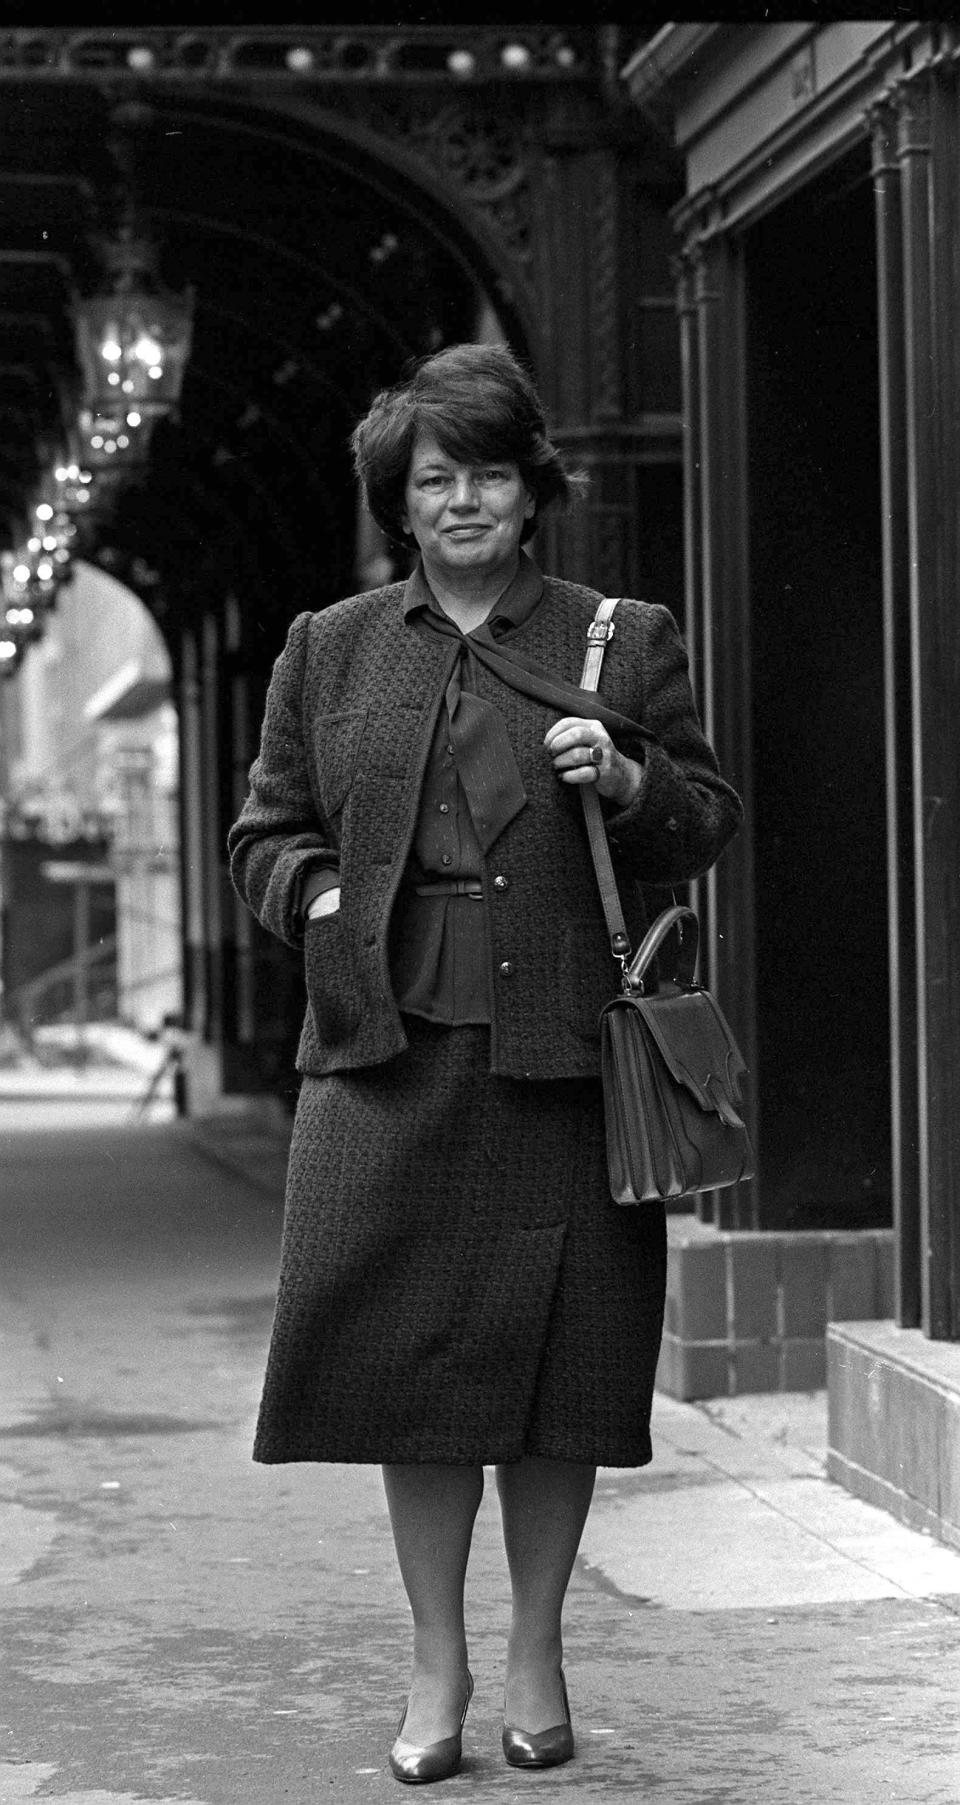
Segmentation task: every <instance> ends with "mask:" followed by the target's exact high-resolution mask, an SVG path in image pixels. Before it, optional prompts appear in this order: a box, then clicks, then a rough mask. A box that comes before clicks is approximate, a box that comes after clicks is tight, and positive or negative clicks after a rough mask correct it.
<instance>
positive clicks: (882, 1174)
mask: <svg viewBox="0 0 960 1805" xmlns="http://www.w3.org/2000/svg"><path fill="white" fill-rule="evenodd" d="M875 258H876V253H875V244H874V223H873V205H872V191H871V184H870V169H869V156H868V151H867V148H866V147H864V148H863V149H862V151H861V150H858V151H856V152H854V153H851V154H850V155H849V156H847V157H846V158H844V159H843V160H842V161H840V162H838V163H836V164H835V165H833V166H832V167H831V168H830V169H829V170H828V171H827V172H826V174H824V175H822V176H820V177H819V178H818V179H817V180H816V181H815V182H812V183H810V184H808V185H807V186H806V187H805V188H804V189H803V191H802V192H801V193H800V194H798V195H797V196H796V197H795V198H794V199H792V200H791V201H789V202H787V203H786V204H785V205H783V206H782V207H779V208H778V209H777V210H776V212H775V213H773V214H771V215H770V216H769V218H767V219H765V220H764V221H763V222H762V223H761V224H759V225H757V226H756V227H754V228H753V229H752V230H751V232H750V233H749V235H748V239H747V271H748V293H749V314H748V331H749V357H748V367H749V378H748V384H749V386H748V408H749V413H748V419H749V436H750V447H751V450H750V462H749V482H750V506H751V518H750V561H751V591H752V598H753V661H754V662H753V681H754V716H753V731H754V759H755V772H756V779H755V782H756V789H755V801H754V815H753V828H754V833H755V839H756V872H757V919H758V961H757V994H758V1058H757V1065H758V1073H757V1077H758V1092H759V1098H760V1147H761V1174H760V1177H761V1184H760V1193H761V1223H762V1226H763V1227H765V1228H780V1227H789V1228H818V1227H836V1228H860V1227H865V1226H868V1225H874V1224H883V1223H886V1222H887V1221H888V1220H889V1217H890V1062H889V1020H888V973H887V898H886V867H885V858H886V853H885V813H884V725H883V645H882V566H881V540H880V527H881V514H880V471H879V378H878V361H877V306H876V261H875Z"/></svg>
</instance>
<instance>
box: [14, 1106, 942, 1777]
mask: <svg viewBox="0 0 960 1805" xmlns="http://www.w3.org/2000/svg"><path fill="white" fill-rule="evenodd" d="M285 1138H286V1129H285V1127H284V1126H283V1124H281V1123H280V1122H279V1121H274V1122H272V1123H271V1122H269V1121H268V1120H266V1119H265V1118H263V1117H260V1118H257V1119H252V1118H250V1117H249V1116H248V1117H247V1118H246V1119H244V1118H243V1117H242V1115H240V1114H238V1115H235V1116H234V1117H233V1118H232V1119H228V1118H219V1119H217V1120H216V1121H215V1122H214V1124H213V1125H212V1126H211V1125H210V1124H205V1123H199V1124H198V1123H191V1124H173V1125H170V1126H169V1127H165V1128H163V1127H152V1128H145V1129H141V1130H131V1129H129V1128H128V1129H125V1130H123V1131H118V1130H115V1131H113V1132H112V1133H100V1134H90V1133H87V1135H86V1136H81V1135H66V1134H63V1133H61V1134H60V1135H59V1136H49V1137H44V1138H42V1139H40V1140H38V1139H37V1137H36V1136H34V1135H20V1136H17V1135H12V1136H10V1137H8V1138H7V1139H6V1141H4V1143H3V1145H2V1146H0V1196H2V1198H3V1200H4V1201H5V1203H6V1204H7V1209H6V1210H5V1211H4V1212H3V1214H2V1215H0V1291H2V1294H3V1304H4V1310H3V1316H2V1319H0V1321H2V1326H0V1344H2V1345H0V1354H2V1359H0V1458H2V1460H3V1463H4V1464H3V1466H2V1468H0V1597H2V1598H3V1599H4V1605H3V1616H4V1636H3V1642H4V1648H5V1651H6V1652H5V1657H4V1658H5V1662H6V1671H5V1676H4V1681H3V1689H2V1704H0V1802H4V1805H5V1802H6V1801H14V1800H16V1801H20V1800H25V1799H37V1800H41V1799H49V1800H51V1801H55V1805H135V1801H138V1800H146V1799H149V1800H152V1801H153V1802H154V1805H175V1802H176V1805H241V1802H242V1805H315V1801H316V1800H318V1799H319V1798H327V1799H331V1800H335V1801H337V1805H340V1802H341V1801H343V1805H359V1802H360V1801H368V1800H373V1799H381V1798H382V1799H388V1798H396V1797H397V1796H398V1794H397V1789H396V1783H395V1782H394V1781H393V1780H392V1779H391V1777H390V1775H389V1772H388V1771H387V1770H386V1767H385V1756H386V1750H387V1748H388V1746H389V1742H390V1740H391V1738H392V1735H393V1734H394V1731H395V1727H396V1718H397V1714H398V1711H399V1705H400V1703H401V1701H402V1695H403V1686H404V1680H405V1676H406V1668H407V1660H408V1647H409V1624H408V1615H407V1608H406V1603H405V1600H404V1597H403V1593H402V1588H401V1586H400V1582H399V1578H398V1576H397V1573H396V1569H395V1563H394V1558H393V1554H392V1549H391V1543H390V1536H389V1528H388V1524H387V1518H386V1511H385V1505H384V1499H383V1492H382V1486H381V1482H380V1476H379V1472H378V1471H377V1469H375V1468H369V1467H353V1468H351V1467H336V1466H328V1467H323V1466H321V1467H314V1466H310V1465H302V1466H299V1465H298V1466H293V1467H282V1468H260V1467H255V1466H254V1465H253V1463H252V1462H251V1461H250V1453H249V1451H250V1439H251V1434H252V1426H253V1418H254V1414H255V1410H256V1402H257V1398H258V1395H259V1385H260V1379H261V1376H262V1365H263V1355H264V1350H265V1343H266V1336H267V1333H268V1330H269V1321H270V1314H271V1308H272V1297H273V1286H274V1284H275V1273H276V1257H277V1251H278V1234H279V1197H280V1190H279V1185H280V1182H281V1181H282V1171H283V1159H284V1152H285V1147H284V1142H285ZM11 1146H12V1149H13V1151H12V1152H11V1151H10V1149H11ZM825 1441H826V1400H825V1394H824V1393H822V1392H819V1393H812V1394H806V1393H802V1394H796V1393H794V1394H777V1395H770V1396H766V1395H761V1396H746V1397H743V1398H735V1399H723V1400H715V1401H712V1402H710V1403H707V1404H702V1405H691V1404H682V1403H678V1402H676V1401H675V1400H672V1399H670V1398H667V1397H664V1396H658V1398H657V1400H656V1405H655V1411H654V1445H655V1449H656V1454H655V1459H654V1461H653V1464H652V1465H651V1466H650V1467H647V1468H645V1469H642V1470H636V1471H635V1470H621V1469H605V1470H603V1471H601V1473H600V1475H599V1477H598V1483H597V1492H596V1499H595V1503H594V1506H593V1509H592V1511H591V1514H590V1518H589V1520H588V1524H587V1529H586V1533H585V1536H584V1540H583V1545H582V1551H581V1556H580V1559H579V1560H578V1562H577V1566H576V1568H575V1571H574V1576H573V1580H572V1582H571V1588H570V1594H569V1600H568V1609H567V1615H566V1667H567V1674H568V1679H569V1683H570V1689H571V1702H572V1707H573V1713H574V1721H575V1727H576V1733H577V1739H578V1758H577V1760H576V1761H575V1762H573V1763H571V1764H570V1765H569V1766H568V1767H565V1768H562V1769H557V1770H553V1771H548V1772H544V1773H541V1774H528V1775H517V1774H515V1773H514V1772H513V1771H512V1770H510V1769H507V1768H506V1767H505V1766H504V1764H503V1762H502V1759H501V1758H500V1756H499V1749H498V1719H499V1704H500V1689H501V1686H502V1666H503V1646H504V1636H505V1629H506V1604H505V1601H506V1598H507V1583H506V1574H505V1567H504V1557H503V1551H502V1543H501V1539H500V1533H499V1522H498V1513H497V1507H496V1502H495V1492H494V1488H493V1485H492V1483H490V1484H488V1486H487V1490H486V1495H485V1498H484V1501H483V1505H482V1507H481V1512H480V1516H479V1519H478V1524H477V1532H476V1536H475V1541H474V1551H473V1555H472V1558H471V1565H470V1572H469V1575H468V1619H469V1625H470V1635H471V1662H472V1665H473V1668H474V1672H475V1675H476V1679H477V1692H476V1695H475V1699H474V1703H473V1705H472V1707H471V1711H470V1715H469V1718H468V1723H467V1731H466V1736H465V1760H464V1765H463V1769H462V1771H461V1773H460V1774H459V1775H458V1776H457V1778H456V1779H455V1780H452V1781H451V1782H449V1783H448V1785H447V1786H446V1787H444V1788H443V1789H441V1790H442V1795H443V1797H444V1798H452V1799H453V1798H465V1797H467V1796H471V1797H473V1796H476V1797H477V1798H478V1799H483V1800H490V1801H504V1802H505V1805H506V1802H509V1805H514V1802H515V1801H518V1800H521V1799H526V1798H527V1796H528V1795H529V1794H532V1793H533V1792H536V1795H537V1799H538V1801H540V1805H544V1802H546V1805H554V1802H556V1801H560V1800H562V1799H567V1798H569V1799H570V1800H576V1801H577V1805H580V1801H594V1800H597V1801H599V1800H603V1801H605V1802H607V1805H627V1802H628V1801H629V1802H630V1805H634V1801H638V1800H650V1801H651V1802H655V1805H827V1802H828V1801H829V1805H874V1801H875V1800H876V1799H877V1798H884V1799H890V1800H891V1801H892V1802H893V1805H958V1801H960V1713H958V1699H960V1553H957V1552H954V1551H952V1550H949V1549H946V1548H944V1547H942V1546H940V1545H939V1544H937V1543H934V1542H932V1541H931V1539H930V1538H929V1537H927V1536H925V1535H922V1534H918V1533H917V1532H915V1531H912V1530H909V1529H907V1528H905V1527H904V1526H902V1525H900V1524H899V1523H897V1522H896V1521H895V1520H894V1519H893V1518H891V1517H889V1516H887V1515H886V1514H885V1513H884V1512H881V1511H879V1510H876V1509H874V1508H873V1507H872V1506H869V1505H866V1504H864V1503H862V1502H860V1501H859V1500H858V1499H855V1498H853V1497H851V1496H850V1495H849V1494H847V1493H846V1492H844V1491H843V1490H841V1489H840V1488H839V1487H837V1486H835V1485H834V1484H832V1483H831V1482H829V1481H828V1480H827V1478H826V1476H825V1467H824V1455H825ZM491 1479H492V1475H491ZM439 1796H440V1795H439V1794H438V1797H439Z"/></svg>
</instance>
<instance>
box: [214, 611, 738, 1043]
mask: <svg viewBox="0 0 960 1805" xmlns="http://www.w3.org/2000/svg"><path fill="white" fill-rule="evenodd" d="M403 594H404V590H403V584H402V583H395V584H391V585H389V586H388V587H387V588H384V589H375V590H372V591H370V592H369V593H367V594H365V595H356V596H351V597H350V598H349V599H348V600H346V601H342V602H339V603H337V604H336V605H335V606H333V607H331V608H327V609H324V610H323V611H322V612H320V613H318V614H309V613H307V614H299V615H298V616H297V618H296V619H295V620H294V622H293V624H292V626H291V628H290V633H289V636H288V639H287V644H286V647H285V648H284V651H283V652H282V654H281V656H280V657H279V658H278V659H277V662H276V664H275V666H274V671H273V676H272V679H271V683H270V689H269V694H268V697H267V706H266V712H265V716H264V723H263V734H262V740H261V745H260V753H259V756H258V758H257V759H256V760H255V762H254V764H253V766H252V767H251V771H250V792H249V795H248V797H247V801H246V802H245V804H244V807H243V810H242V812H241V814H240V817H239V819H238V820H237V821H236V822H235V824H234V826H233V827H232V828H231V830H230V834H229V840H228V845H229V852H230V866H231V873H232V876H233V881H234V883H235V885H236V888H237V890H238V892H239V894H240V896H241V897H242V898H243V899H244V901H245V902H246V903H247V905H248V906H249V908H250V909H252V911H253V913H254V914H255V915H256V917H257V918H258V920H259V921H261V922H262V923H263V925H264V927H266V928H268V929H269V930H270V932H271V933H273V934H276V935H278V936H279V937H280V939H281V940H285V941H287V942H288V943H289V944H290V945H291V946H297V947H300V946H303V947H304V949H305V963H306V986H307V997H308V1004H307V1010H306V1016H305V1019H304V1023H303V1030H302V1033H301V1037H300V1046H299V1051H298V1055H297V1065H298V1068H299V1070H300V1071H302V1072H305V1073H310V1074H312V1075H316V1076H319V1075H321V1074H323V1073H325V1072H330V1071H335V1070H343V1069H344V1068H349V1067H357V1066H369V1065H374V1064H377V1063H379V1062H380V1061H382V1060H385V1059H389V1058H391V1057H392V1056H393V1055H395V1054H397V1053H400V1052H402V1050H403V1049H404V1047H405V1046H406V1045H407V1038H406V1035H405V1033H404V1028H403V1021H402V1018H401V1016H400V1012H399V1010H398V1009H397V1005H396V1001H395V999H394V996H393V993H392V990H391V985H390V967H389V951H390V949H389V927H390V915H391V909H392V907H393V903H394V899H395V897H396V894H397V889H398V886H399V884H400V882H401V879H402V876H403V872H404V867H405V865H406V861H407V856H408V853H409V850H410V846H411V843H412V840H413V834H414V828H415V824H416V818H417V808H418V802H419V796H420V788H421V783H422V780H423V773H424V767H425V763H426V758H427V753H428V750H429V746H430V742H431V737H432V734H433V730H434V725H435V722H436V718H437V713H438V710H439V708H440V704H441V701H442V697H443V692H444V688H445V685H446V682H447V678H448V676H449V674H450V671H451V668H452V664H453V660H454V659H455V658H456V656H457V646H456V643H455V642H453V641H450V640H446V639H443V638H440V637H438V638H437V639H436V640H435V641H434V639H433V638H429V639H428V638H427V637H426V636H424V635H421V634H420V633H419V632H418V631H417V630H416V628H415V627H414V626H412V625H410V624H408V623H407V622H406V621H405V620H404V617H403ZM599 600H600V597H599V595H598V594H597V593H596V592H595V591H594V590H590V589H584V588H581V587H580V586H579V585H577V584H574V583H566V582H561V581H559V580H558V579H556V578H550V577H548V578H547V579H546V581H545V587H544V596H543V600H542V602H541V604H540V606H539V607H538V608H536V609H535V610H534V613H533V615H532V616H531V618H530V619H529V620H528V621H527V622H526V623H525V624H524V625H523V626H522V627H521V628H520V629H519V630H518V631H517V632H516V633H515V634H512V635H511V638H510V642H509V643H510V646H511V647H513V648H515V649H516V650H517V652H518V653H520V654H521V655H524V656H527V657H530V658H533V659H536V660H538V661H539V662H540V663H542V664H544V665H546V666H548V667H549V669H550V670H551V671H554V672H556V673H557V674H558V675H560V676H562V677H564V678H566V679H567V681H569V682H572V683H577V684H578V683H579V681H580V673H581V669H582V665H583V657H584V652H585V649H586V631H587V627H588V625H589V623H590V621H591V620H592V619H593V616H594V613H595V612H596V608H597V604H598V602H599ZM616 628H617V630H616V633H615V635H614V638H613V640H612V642H611V643H610V645H609V647H608V650H607V655H606V659H605V661H604V666H603V675H602V679H601V686H600V693H601V696H602V697H603V699H604V700H605V701H607V702H608V703H609V704H610V705H611V706H612V707H614V708H616V709H618V710H619V711H620V712H621V713H623V714H626V715H629V716H630V717H631V718H632V719H633V720H635V721H640V722H642V723H643V725H644V726H646V727H648V728H650V730H651V731H652V732H653V733H655V734H656V735H657V738H658V740H659V741H660V744H659V745H657V746H648V747H647V749H646V757H645V764H646V770H645V776H644V782H643V786H642V788H641V791H640V795H639V797H638V798H637V800H636V801H635V802H634V803H633V804H632V805H631V806H630V807H629V808H628V809H624V810H620V811H609V812H608V820H607V826H608V831H609V835H610V841H611V847H612V851H613V856H614V864H615V868H616V870H617V875H618V879H619V881H620V887H621V894H622V898H623V903H624V911H625V914H626V917H627V924H628V927H629V928H630V930H631V934H632V937H633V940H634V944H635V945H636V942H637V939H638V938H639V936H640V935H641V934H642V932H643V929H644V926H645V925H646V921H647V902H646V901H645V898H644V889H645V888H647V887H651V886H652V887H660V886H670V885H672V884H678V883H682V882H684V881H685V880H686V879H688V878H691V877H694V876H696V875H697V874H698V873H700V872H702V871H705V870H707V869H708V867H709V866H711V865H712V864H713V863H714V861H715V860H716V858H717V857H718V855H719V853H720V852H721V851H722V849H723V847H724V846H725V845H726V843H727V841H728V840H729V839H730V838H731V836H732V835H733V833H734V832H735V831H736V828H737V826H738V824H739V822H740V819H741V816H742V812H743V811H742V807H741V804H740V801H739V799H738V797H737V796H736V794H735V792H734V791H733V790H731V789H730V787H729V785H728V784H726V783H724V781H723V779H722V778H721V777H720V776H719V774H718V771H717V763H716V759H715V757H714V755H713V752H712V750H711V748H710V746H709V745H708V744H707V742H706V740H705V739H704V737H703V733H702V731H701V728H700V723H699V720H698V718H697V712H696V707H695V704H694V700H693V695H692V692H691V689H690V683H689V678H688V674H687V658H686V653H685V651H684V648H683V643H682V641H681V639H680V636H679V634H678V632H677V628H676V625H675V623H674V621H673V618H672V616H671V615H670V614H669V612H668V611H667V609H666V608H662V607H656V606H651V605H649V604H647V603H645V602H635V601H624V602H621V604H620V606H619V608H618V610H617V616H616ZM478 690H479V693H480V694H481V695H482V696H484V697H485V698H486V699H488V700H489V701H492V702H494V703H495V704H496V706H497V707H498V708H499V709H500V710H501V713H502V714H503V716H504V717H505V719H506V722H507V726H508V729H509V732H510V736H511V740H512V743H513V747H514V751H515V753H516V757H517V763H518V765H519V767H520V772H521V775H522V778H523V782H524V786H525V789H526V793H527V803H526V805H525V807H524V808H522V809H521V811H520V813H519V815H517V816H516V817H515V819H514V820H513V821H512V822H511V823H510V825H509V826H508V827H507V828H506V829H505V830H504V832H503V833H502V834H501V835H500V838H499V839H498V840H497V842H496V844H495V845H494V846H493V847H492V849H491V851H490V853H489V855H488V856H487V858H486V860H485V861H484V870H483V905H482V906H483V907H484V908H485V910H486V914H487V924H488V930H489V934H488V941H489V947H490V955H491V985H490V987H491V994H492V999H493V1003H492V1016H493V1020H492V1029H491V1070H492V1071H494V1072H496V1073H499V1074H502V1075H504V1076H507V1077H514V1078H540V1079H546V1078H564V1077H581V1076H589V1075H593V1074H595V1073H596V1072H597V1071H598V1070H599V1038H598V1029H597V1017H598V1014H599V1011H600V1008H601V1006H602V1005H603V1004H604V1003H605V1002H606V1001H607V1000H608V999H609V998H610V997H611V996H612V995H613V994H614V992H615V990H616V988H617V979H618V976H619V972H618V967H617V966H616V964H615V963H614V961H613V960H612V958H611V956H610V950H609V943H608V940H607V934H606V929H605V925H604V919H603V913H602V909H601V906H600V900H599V895H598V892H597V885H596V878H595V876H594V870H593V865H592V862H591V859H590V853H589V847H588V844H587V839H586V832H585V828H584V823H583V811H582V807H581V803H580V798H579V795H578V793H577V789H576V787H575V786H573V785H568V784H562V783H561V782H560V781H559V780H558V778H557V777H556V776H555V775H554V771H553V766H552V764H551V761H550V758H549V755H548V754H547V752H546V751H545V750H544V747H543V743H542V742H543V736H544V734H545V733H546V731H547V728H548V727H549V726H550V725H551V724H552V723H553V722H554V721H556V720H557V719H558V718H559V715H558V713H557V711H555V710H551V709H549V708H548V707H546V706H543V705H541V704H540V703H537V702H534V701H531V700H529V699H528V698H527V697H525V696H522V695H519V694H517V693H516V692H515V691H514V690H512V689H508V688H507V687H505V686H504V685H503V684H502V683H500V682H499V681H498V680H497V678H495V677H493V676H492V675H490V674H489V673H488V672H487V671H485V670H483V669H481V670H480V671H479V673H478ZM623 750H624V751H627V750H630V751H632V752H634V753H635V752H636V751H637V750H638V748H637V747H636V746H633V747H627V746H626V745H624V746H623ZM335 862H336V863H339V869H340V882H341V900H340V909H339V912H338V913H337V914H335V915H327V916H322V917H321V918H320V919H319V920H310V921H307V923H306V924H305V925H304V922H303V920H302V918H301V914H300V909H299V895H300V886H301V881H302V879H303V877H304V875H305V874H306V872H307V871H308V870H309V869H310V868H311V867H315V866H316V865H317V864H318V863H319V864H330V863H335Z"/></svg>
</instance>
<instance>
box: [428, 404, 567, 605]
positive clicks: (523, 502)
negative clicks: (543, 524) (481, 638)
mask: <svg viewBox="0 0 960 1805" xmlns="http://www.w3.org/2000/svg"><path fill="white" fill-rule="evenodd" d="M405 501H406V507H405V510H404V514H403V527H404V531H405V532H408V533H412V534H413V537H414V538H415V540H416V541H417V544H418V545H419V547H420V552H421V555H422V557H423V564H424V569H425V570H426V572H427V575H428V576H429V575H430V574H431V573H433V574H434V575H436V576H437V577H439V578H441V579H442V580H443V581H444V582H446V583H448V584H452V585H455V584H456V581H457V578H458V577H461V578H463V577H467V578H476V577H477V576H483V577H490V578H493V577H497V576H499V575H501V574H503V575H506V576H508V575H509V574H511V573H512V571H513V569H514V568H515V566H516V562H517V555H518V553H519V550H520V534H521V533H522V531H523V524H524V521H526V520H529V519H530V518H531V516H532V514H533V512H534V509H535V507H536V501H535V499H534V497H533V496H532V495H531V493H530V491H529V489H528V488H527V487H526V485H525V483H524V482H523V480H522V478H521V476H520V471H519V468H518V466H517V465H516V464H514V463H511V462H510V459H509V458H503V459H500V460H499V461H498V460H497V459H490V460H488V461H487V462H485V463H480V464H460V463H458V462H457V461H456V460H455V459H454V458H451V457H448V456H447V453H446V452H445V451H442V450H441V449H440V446H439V445H438V444H437V441H436V439H435V438H433V436H432V434H429V433H420V434H419V435H418V437H417V440H416V443H415V445H414V448H413V456H412V457H411V459H410V469H409V471H408V473H407V486H406V490H405Z"/></svg>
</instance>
